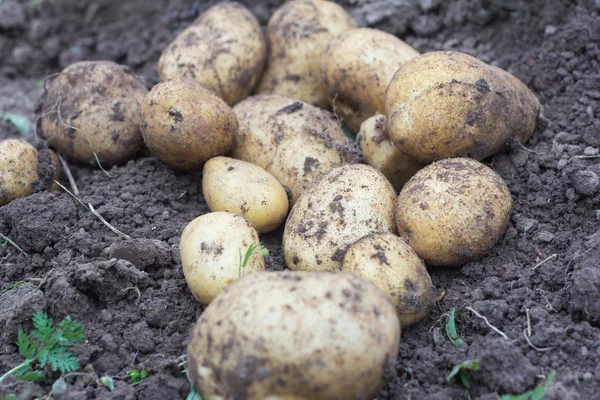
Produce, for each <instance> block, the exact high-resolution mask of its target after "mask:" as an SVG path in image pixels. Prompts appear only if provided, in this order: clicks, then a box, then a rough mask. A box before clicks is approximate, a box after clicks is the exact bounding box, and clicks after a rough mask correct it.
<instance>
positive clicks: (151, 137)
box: [142, 78, 238, 171]
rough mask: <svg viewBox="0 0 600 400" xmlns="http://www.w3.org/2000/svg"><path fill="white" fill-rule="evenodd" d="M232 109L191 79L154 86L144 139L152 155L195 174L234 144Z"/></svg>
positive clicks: (144, 116)
mask: <svg viewBox="0 0 600 400" xmlns="http://www.w3.org/2000/svg"><path fill="white" fill-rule="evenodd" d="M237 128H238V123H237V119H236V118H235V115H234V113H233V111H232V110H231V107H229V105H228V104H227V103H225V101H223V100H221V99H220V98H219V97H218V96H217V95H215V94H214V93H213V92H211V91H210V90H208V89H206V88H205V87H203V86H202V85H200V84H199V83H197V82H196V81H193V80H191V79H187V78H182V79H172V80H168V81H164V82H161V83H159V84H158V85H156V86H154V87H153V88H152V90H150V92H148V95H147V96H146V98H145V99H144V102H143V105H142V136H143V138H144V142H145V143H146V146H147V147H148V149H149V150H150V153H151V154H152V155H153V156H155V157H156V158H158V159H160V160H161V161H162V162H164V163H165V164H167V165H168V166H170V167H173V168H176V169H179V170H183V171H194V170H199V169H201V168H202V166H203V165H204V163H205V162H206V161H207V160H208V159H210V158H212V157H215V156H218V155H222V154H225V153H227V152H228V151H229V150H230V149H231V147H232V145H233V136H234V134H235V132H236V131H237Z"/></svg>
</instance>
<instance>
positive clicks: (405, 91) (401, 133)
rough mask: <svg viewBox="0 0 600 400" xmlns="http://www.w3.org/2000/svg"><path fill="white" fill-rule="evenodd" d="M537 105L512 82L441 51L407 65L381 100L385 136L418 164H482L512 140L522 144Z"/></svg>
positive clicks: (501, 74)
mask: <svg viewBox="0 0 600 400" xmlns="http://www.w3.org/2000/svg"><path fill="white" fill-rule="evenodd" d="M539 110H540V103H539V101H538V100H537V98H536V97H535V96H534V95H533V93H531V91H529V89H527V87H526V86H525V85H524V84H523V83H521V82H520V81H519V80H518V79H517V78H515V77H513V76H511V75H510V74H508V73H507V72H505V71H502V70H501V69H499V68H496V67H493V66H491V65H488V64H486V63H484V62H482V61H480V60H478V59H476V58H474V57H471V56H469V55H466V54H462V53H457V52H451V51H443V52H433V53H427V54H423V55H421V56H419V57H416V58H413V59H412V60H410V61H408V62H407V63H405V64H404V65H402V67H400V69H399V70H398V71H397V72H396V74H395V75H394V78H393V79H392V81H391V82H390V84H389V86H388V89H387V92H386V97H385V114H386V116H387V130H388V133H389V135H390V137H391V139H392V140H393V142H394V144H395V145H396V146H397V147H398V149H399V150H400V151H402V152H404V153H406V154H407V155H409V156H410V157H413V158H414V159H416V160H417V161H420V162H422V163H431V162H432V161H435V160H441V159H444V158H450V157H456V156H466V157H471V158H475V159H477V160H481V159H483V158H486V157H488V156H490V155H492V154H494V153H496V152H498V151H500V150H501V149H502V148H503V147H504V146H505V145H506V143H507V142H509V141H511V140H512V139H513V138H518V139H520V140H522V141H524V140H527V139H528V138H529V136H531V134H532V133H533V130H534V129H535V124H536V120H537V116H538V113H539Z"/></svg>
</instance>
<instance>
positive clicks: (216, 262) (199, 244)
mask: <svg viewBox="0 0 600 400" xmlns="http://www.w3.org/2000/svg"><path fill="white" fill-rule="evenodd" d="M258 243H259V242H258V234H257V233H256V231H255V230H254V228H253V227H252V225H251V224H250V223H249V222H248V221H247V220H246V219H245V218H244V217H241V216H239V215H236V214H233V213H229V212H223V211H220V212H213V213H208V214H204V215H202V216H200V217H198V218H196V219H194V220H193V221H192V222H190V223H189V224H188V225H187V226H186V227H185V229H184V230H183V233H182V234H181V241H180V244H179V251H180V253H181V266H182V267H183V274H184V276H185V280H186V282H187V284H188V287H189V289H190V291H191V292H192V295H193V296H194V297H195V298H196V300H198V301H199V302H200V303H202V304H204V305H206V304H209V303H210V302H211V301H212V300H213V299H214V298H215V297H216V296H217V295H218V294H219V292H220V291H221V290H222V289H223V288H224V287H225V286H226V285H228V284H230V283H231V282H233V281H234V280H236V279H238V278H239V277H240V276H243V275H248V274H251V273H254V272H258V271H263V270H264V269H265V261H264V258H263V256H262V255H260V254H256V255H253V256H252V257H251V258H250V260H249V262H248V264H247V265H246V267H245V268H244V270H243V271H241V270H240V261H241V260H240V255H244V254H245V253H246V250H247V249H248V247H250V245H257V244H258Z"/></svg>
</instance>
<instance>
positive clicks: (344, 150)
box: [232, 95, 356, 205]
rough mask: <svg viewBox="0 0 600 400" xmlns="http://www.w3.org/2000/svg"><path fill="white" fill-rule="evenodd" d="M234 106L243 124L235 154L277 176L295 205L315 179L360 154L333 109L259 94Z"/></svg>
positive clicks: (236, 138) (233, 152) (237, 135)
mask: <svg viewBox="0 0 600 400" xmlns="http://www.w3.org/2000/svg"><path fill="white" fill-rule="evenodd" d="M233 111H234V112H235V115H236V116H237V119H238V122H239V129H238V132H237V134H236V136H235V140H234V147H233V151H232V156H233V157H235V158H237V159H240V160H244V161H248V162H251V163H253V164H256V165H258V166H259V167H261V168H264V169H265V170H267V172H269V173H270V174H272V175H273V176H275V178H277V180H279V182H281V184H282V185H283V186H284V187H285V188H286V190H288V191H289V193H290V203H291V204H292V205H293V204H294V203H295V202H296V200H297V199H298V197H299V196H300V194H301V193H302V192H303V191H304V190H306V189H307V188H308V187H309V186H310V185H311V183H312V182H313V181H314V180H315V179H317V178H319V177H320V176H322V175H323V174H324V173H326V172H328V171H329V170H330V169H331V168H334V167H339V166H341V165H343V164H346V163H348V162H351V161H353V160H354V159H355V158H356V146H355V145H354V144H353V143H352V141H351V140H350V139H349V138H348V137H346V136H345V135H344V132H343V131H342V128H341V127H340V125H339V123H338V122H337V121H336V119H335V118H334V116H333V114H331V113H329V112H327V111H324V110H321V109H319V108H317V107H313V106H311V105H309V104H306V103H304V102H302V101H298V100H294V99H290V98H289V97H284V96H278V95H259V96H253V97H249V98H248V99H246V100H244V101H242V102H240V103H239V104H237V105H236V106H235V107H233Z"/></svg>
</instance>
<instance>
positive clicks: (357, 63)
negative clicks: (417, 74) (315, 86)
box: [321, 28, 419, 132]
mask: <svg viewBox="0 0 600 400" xmlns="http://www.w3.org/2000/svg"><path fill="white" fill-rule="evenodd" d="M418 55H419V52H418V51H416V50H415V49H413V48H412V47H410V46H409V45H408V44H406V43H404V42H403V41H402V40H400V39H398V38H397V37H396V36H394V35H391V34H389V33H387V32H382V31H379V30H376V29H370V28H357V29H352V30H349V31H346V32H344V33H341V34H340V35H338V36H336V37H335V38H333V39H332V40H331V41H330V42H329V44H328V45H327V47H326V49H325V51H324V52H323V55H322V56H321V72H322V75H323V79H324V82H325V86H326V88H327V96H328V98H329V100H331V101H332V103H333V106H334V107H335V111H336V113H337V114H338V115H339V116H340V117H341V118H342V120H343V122H344V125H346V126H347V127H348V128H350V130H351V131H352V132H358V130H359V129H360V124H362V123H363V121H365V120H366V119H367V118H370V117H371V116H372V115H374V114H375V113H382V112H383V111H384V108H385V89H386V88H387V86H388V84H389V83H390V81H391V80H392V78H393V76H394V74H395V73H396V71H397V70H398V68H400V66H401V65H402V64H404V63H405V62H407V61H408V60H410V59H412V58H414V57H416V56H418Z"/></svg>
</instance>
